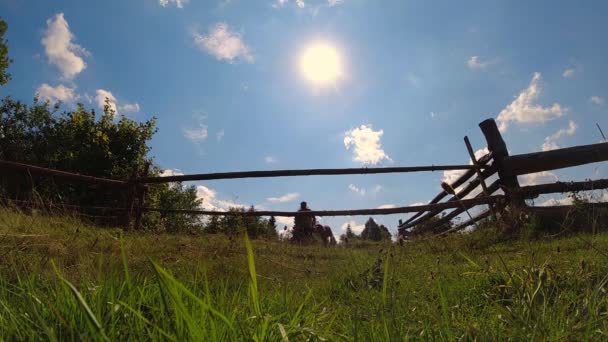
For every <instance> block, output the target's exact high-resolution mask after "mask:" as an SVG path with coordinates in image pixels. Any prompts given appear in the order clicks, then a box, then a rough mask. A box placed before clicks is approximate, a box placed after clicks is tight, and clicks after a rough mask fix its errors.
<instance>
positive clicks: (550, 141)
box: [542, 120, 577, 151]
mask: <svg viewBox="0 0 608 342" xmlns="http://www.w3.org/2000/svg"><path fill="white" fill-rule="evenodd" d="M576 129H577V126H576V123H575V122H574V121H572V120H570V122H569V123H568V127H567V128H562V129H560V130H559V131H557V132H555V133H553V134H552V135H550V136H548V137H546V138H545V142H544V143H543V146H542V150H543V151H550V150H555V149H558V148H559V145H558V144H557V140H559V139H560V138H561V137H563V136H572V135H574V133H576Z"/></svg>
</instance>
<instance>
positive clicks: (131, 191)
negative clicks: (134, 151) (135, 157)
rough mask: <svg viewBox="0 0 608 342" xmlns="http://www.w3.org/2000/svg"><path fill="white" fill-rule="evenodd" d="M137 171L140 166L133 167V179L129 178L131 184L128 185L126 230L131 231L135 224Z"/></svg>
mask: <svg viewBox="0 0 608 342" xmlns="http://www.w3.org/2000/svg"><path fill="white" fill-rule="evenodd" d="M137 170H138V164H135V165H134V166H133V171H131V177H130V178H129V184H128V185H127V211H126V213H125V230H130V229H131V223H132V222H133V215H134V214H135V213H134V210H135V195H136V193H137V182H136V181H137Z"/></svg>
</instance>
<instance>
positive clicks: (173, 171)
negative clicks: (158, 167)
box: [160, 169, 184, 177]
mask: <svg viewBox="0 0 608 342" xmlns="http://www.w3.org/2000/svg"><path fill="white" fill-rule="evenodd" d="M183 175H184V173H183V172H182V171H181V170H179V169H166V170H162V171H161V172H160V176H161V177H170V176H183Z"/></svg>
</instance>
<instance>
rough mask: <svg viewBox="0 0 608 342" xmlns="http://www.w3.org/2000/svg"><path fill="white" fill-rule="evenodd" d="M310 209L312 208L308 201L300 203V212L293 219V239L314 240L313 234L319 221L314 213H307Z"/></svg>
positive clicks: (303, 241)
mask: <svg viewBox="0 0 608 342" xmlns="http://www.w3.org/2000/svg"><path fill="white" fill-rule="evenodd" d="M308 211H310V208H308V205H307V204H306V202H302V203H300V209H298V214H297V215H296V216H295V217H294V219H293V237H292V238H291V240H292V241H294V242H299V243H311V242H313V236H312V234H313V232H314V228H315V224H316V223H317V222H316V219H315V217H314V216H313V215H310V214H308V213H307V212H308Z"/></svg>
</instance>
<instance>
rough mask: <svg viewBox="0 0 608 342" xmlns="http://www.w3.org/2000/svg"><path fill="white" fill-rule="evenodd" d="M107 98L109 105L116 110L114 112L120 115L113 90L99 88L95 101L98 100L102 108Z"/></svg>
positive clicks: (98, 104)
mask: <svg viewBox="0 0 608 342" xmlns="http://www.w3.org/2000/svg"><path fill="white" fill-rule="evenodd" d="M106 99H107V101H109V102H108V106H109V107H110V110H111V111H114V114H116V115H118V108H117V106H116V98H115V97H114V95H113V94H112V92H111V91H109V90H105V89H97V91H96V92H95V102H97V106H98V107H99V108H101V109H103V108H104V106H105V105H106Z"/></svg>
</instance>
